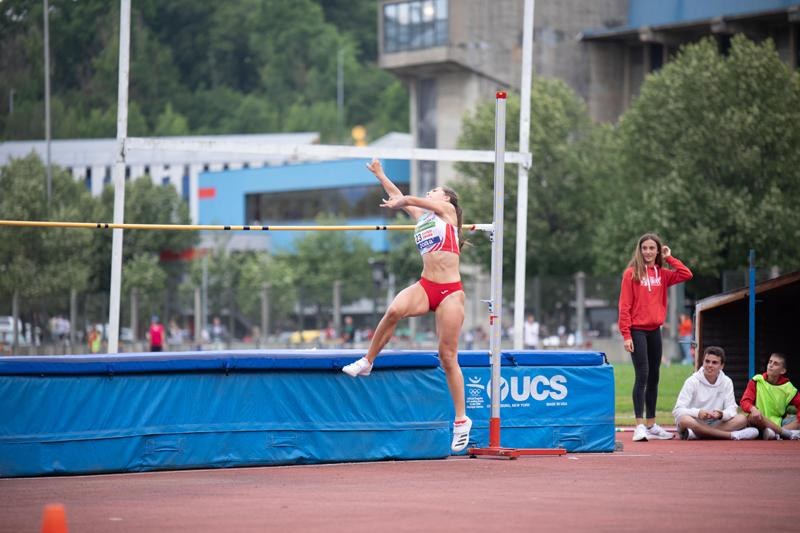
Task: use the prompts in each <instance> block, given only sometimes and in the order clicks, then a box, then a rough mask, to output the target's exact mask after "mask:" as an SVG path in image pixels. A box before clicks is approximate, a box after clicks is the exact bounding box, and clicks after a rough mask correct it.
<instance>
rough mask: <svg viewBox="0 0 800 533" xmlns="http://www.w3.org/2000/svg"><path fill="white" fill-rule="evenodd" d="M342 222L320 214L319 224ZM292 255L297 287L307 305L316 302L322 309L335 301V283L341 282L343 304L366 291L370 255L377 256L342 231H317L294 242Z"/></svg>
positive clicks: (363, 243)
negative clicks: (294, 248) (294, 250)
mask: <svg viewBox="0 0 800 533" xmlns="http://www.w3.org/2000/svg"><path fill="white" fill-rule="evenodd" d="M336 223H341V221H337V220H334V219H330V218H325V217H320V218H318V219H317V220H316V224H318V225H331V224H336ZM295 247H296V250H297V252H296V254H295V255H294V257H293V260H294V262H295V263H294V271H295V274H296V280H297V282H296V286H297V290H298V291H301V290H302V296H303V298H302V299H303V302H304V304H314V305H316V306H317V309H318V310H319V311H320V312H321V310H322V309H324V308H326V307H328V306H329V305H330V304H331V302H332V294H333V285H334V282H336V281H341V282H342V289H341V291H342V292H341V295H342V304H348V303H351V302H353V301H355V300H356V299H358V298H361V297H363V296H364V294H365V287H371V286H372V283H373V281H372V271H371V269H370V266H369V259H370V257H374V256H377V255H379V254H377V253H376V252H373V251H372V249H371V248H370V246H369V244H367V243H366V241H364V240H363V239H361V238H360V237H356V236H354V235H351V234H348V233H347V232H343V231H315V232H311V233H309V234H308V235H306V236H305V237H303V238H301V239H298V240H297V241H296V242H295Z"/></svg>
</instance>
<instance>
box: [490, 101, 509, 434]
mask: <svg viewBox="0 0 800 533" xmlns="http://www.w3.org/2000/svg"><path fill="white" fill-rule="evenodd" d="M494 120H495V122H494V123H495V126H494V127H495V131H494V146H495V162H494V216H493V220H494V232H493V233H492V279H491V295H490V296H489V353H490V354H491V363H492V413H491V420H490V421H489V447H491V448H497V447H499V446H500V341H501V335H502V329H503V202H504V201H505V198H504V197H505V190H504V188H503V179H504V171H505V165H504V164H503V162H504V156H505V149H506V93H504V92H502V91H498V92H497V94H496V101H495V119H494Z"/></svg>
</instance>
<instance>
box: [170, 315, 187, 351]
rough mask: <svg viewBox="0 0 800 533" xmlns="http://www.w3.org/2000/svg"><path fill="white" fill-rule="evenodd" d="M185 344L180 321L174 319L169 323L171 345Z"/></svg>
mask: <svg viewBox="0 0 800 533" xmlns="http://www.w3.org/2000/svg"><path fill="white" fill-rule="evenodd" d="M183 342H184V338H183V330H182V329H181V328H180V326H179V325H178V321H177V320H175V319H174V318H173V319H172V320H170V321H169V343H170V344H174V345H178V344H183ZM173 349H174V348H173Z"/></svg>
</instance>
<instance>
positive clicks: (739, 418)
mask: <svg viewBox="0 0 800 533" xmlns="http://www.w3.org/2000/svg"><path fill="white" fill-rule="evenodd" d="M724 367H725V350H723V349H722V348H720V347H719V346H709V347H708V348H706V349H705V351H704V352H703V366H702V368H700V369H699V370H698V371H697V372H695V373H693V374H692V375H691V376H689V377H688V378H686V381H685V382H684V383H683V387H682V388H681V392H680V394H678V400H677V401H676V402H675V408H674V409H673V410H672V416H674V417H675V426H676V427H677V428H678V433H679V434H680V436H681V438H682V439H688V440H695V439H732V440H751V439H755V438H756V437H758V430H757V429H756V428H752V427H747V418H746V417H745V416H744V415H740V414H738V412H737V411H738V410H737V407H736V398H735V397H734V395H733V381H731V378H729V377H728V376H726V375H725V372H723V371H722V369H723V368H724Z"/></svg>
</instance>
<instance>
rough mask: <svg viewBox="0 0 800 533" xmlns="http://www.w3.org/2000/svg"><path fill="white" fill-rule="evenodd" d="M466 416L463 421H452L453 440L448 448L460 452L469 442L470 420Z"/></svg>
mask: <svg viewBox="0 0 800 533" xmlns="http://www.w3.org/2000/svg"><path fill="white" fill-rule="evenodd" d="M466 418H467V419H466V420H465V421H464V422H459V423H455V422H453V442H452V443H451V444H450V449H451V450H453V451H454V452H460V451H461V450H463V449H464V448H466V447H467V444H468V443H469V430H470V429H472V420H470V418H469V417H466Z"/></svg>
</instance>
